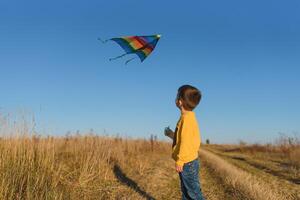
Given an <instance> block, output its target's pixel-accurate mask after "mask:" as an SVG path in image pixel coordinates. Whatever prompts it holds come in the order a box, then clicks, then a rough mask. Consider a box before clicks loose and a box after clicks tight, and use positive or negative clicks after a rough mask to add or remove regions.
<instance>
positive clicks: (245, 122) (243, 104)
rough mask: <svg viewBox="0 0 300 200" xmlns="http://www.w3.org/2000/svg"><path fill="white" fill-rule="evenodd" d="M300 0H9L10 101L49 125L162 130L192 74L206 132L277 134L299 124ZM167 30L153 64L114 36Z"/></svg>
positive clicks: (6, 74)
mask: <svg viewBox="0 0 300 200" xmlns="http://www.w3.org/2000/svg"><path fill="white" fill-rule="evenodd" d="M299 10H300V2H299V1H298V0H290V1H285V2H283V1H278V0H273V1H271V0H269V1H258V0H253V1H238V0H228V1H220V0H218V1H217V0H212V1H199V0H197V1H188V2H184V1H172V2H171V1H155V0H154V1H151V2H149V1H135V0H134V1H115V0H110V1H94V0H91V1H56V0H54V1H47V2H41V1H30V0H29V1H14V0H9V1H8V0H1V1H0V24H1V25H0V44H1V45H0V70H1V71H0V91H1V93H0V107H1V112H4V113H5V112H6V113H7V112H9V113H17V111H18V110H19V109H25V110H28V111H29V112H31V113H34V115H35V117H36V120H37V123H38V127H39V129H40V130H44V131H45V133H46V132H47V133H51V134H57V135H60V134H64V133H65V132H67V131H68V130H70V131H76V130H81V131H82V132H85V131H88V130H89V129H90V128H93V129H94V130H95V131H96V132H99V133H102V132H103V130H104V129H105V130H106V132H108V133H112V134H115V133H119V134H121V135H124V136H131V137H148V136H149V134H151V133H153V134H156V135H158V136H159V138H160V139H163V138H164V136H163V135H162V131H163V129H164V127H165V126H168V125H170V126H171V127H172V128H174V126H175V124H176V122H177V119H178V117H179V112H178V110H177V108H176V107H175V105H174V99H175V96H176V92H177V88H178V87H179V86H181V85H182V84H191V85H194V86H196V87H198V88H199V89H200V90H201V91H202V93H203V99H202V101H201V103H200V105H199V107H198V108H197V109H196V110H195V112H196V114H197V117H198V120H199V124H200V128H201V134H202V135H201V137H202V139H203V140H205V139H207V138H209V139H210V140H211V142H216V143H234V142H237V141H238V140H240V139H242V140H245V141H248V142H268V141H273V140H274V139H275V138H276V137H278V132H283V133H286V134H291V133H294V132H299V130H300V123H299V120H300V117H299V113H300V105H299V102H300V93H299V87H300V78H299V75H300V69H299V68H300V56H299V55H300V26H299V24H300V13H299ZM151 34H162V38H161V40H160V41H159V43H158V45H157V47H156V49H155V51H154V52H153V53H152V54H151V55H150V57H148V58H147V59H146V60H145V61H144V62H143V63H140V62H139V61H138V60H134V61H132V62H131V63H129V64H128V65H126V66H125V65H124V62H125V60H126V59H123V60H122V59H120V60H116V61H113V62H109V61H108V59H109V58H111V57H115V56H118V55H120V54H122V53H123V51H122V49H121V48H119V47H118V46H117V44H114V43H113V42H109V43H106V44H105V45H103V44H101V43H99V42H98V41H97V38H98V37H99V36H100V37H102V38H104V39H106V38H111V37H117V36H125V35H151Z"/></svg>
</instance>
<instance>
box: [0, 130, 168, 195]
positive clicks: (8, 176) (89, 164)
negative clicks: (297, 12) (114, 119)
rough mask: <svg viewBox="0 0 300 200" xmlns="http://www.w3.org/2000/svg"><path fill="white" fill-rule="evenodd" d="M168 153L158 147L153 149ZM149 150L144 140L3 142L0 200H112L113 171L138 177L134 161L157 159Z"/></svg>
mask: <svg viewBox="0 0 300 200" xmlns="http://www.w3.org/2000/svg"><path fill="white" fill-rule="evenodd" d="M152 143H153V142H152ZM152 145H155V143H154V144H152ZM168 148H169V144H166V145H163V143H160V145H159V146H156V147H155V148H154V149H155V151H166V150H167V149H168ZM152 149H153V148H152V147H151V142H150V141H147V140H142V139H136V140H126V139H122V138H118V137H117V138H113V137H99V136H92V135H90V136H78V135H77V136H68V137H60V138H59V137H56V138H55V137H48V138H42V137H34V136H33V137H29V136H22V137H13V138H2V139H1V140H0V199H8V200H10V199H11V200H17V199H30V200H32V199H108V198H110V199H111V198H112V194H111V193H112V192H114V190H115V188H114V187H115V186H116V184H114V183H115V175H114V174H113V171H112V165H113V164H115V163H117V164H118V165H119V166H122V167H124V168H126V166H136V169H135V170H136V173H143V169H144V168H145V165H147V160H146V159H145V158H141V159H139V156H146V155H147V154H151V153H158V152H152Z"/></svg>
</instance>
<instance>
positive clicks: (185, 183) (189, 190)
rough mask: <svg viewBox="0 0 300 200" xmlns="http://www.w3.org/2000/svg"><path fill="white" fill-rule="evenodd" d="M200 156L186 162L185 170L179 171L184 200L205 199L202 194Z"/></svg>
mask: <svg viewBox="0 0 300 200" xmlns="http://www.w3.org/2000/svg"><path fill="white" fill-rule="evenodd" d="M199 170H200V161H199V158H197V159H195V160H193V161H191V162H188V163H185V164H184V165H183V171H182V172H179V177H180V184H181V192H182V200H191V199H192V200H205V199H204V197H203V196H202V191H201V188H200V180H199Z"/></svg>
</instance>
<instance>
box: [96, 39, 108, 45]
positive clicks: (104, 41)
mask: <svg viewBox="0 0 300 200" xmlns="http://www.w3.org/2000/svg"><path fill="white" fill-rule="evenodd" d="M98 40H100V41H101V42H102V43H103V44H104V43H106V42H108V41H109V40H110V39H107V40H102V39H101V38H98Z"/></svg>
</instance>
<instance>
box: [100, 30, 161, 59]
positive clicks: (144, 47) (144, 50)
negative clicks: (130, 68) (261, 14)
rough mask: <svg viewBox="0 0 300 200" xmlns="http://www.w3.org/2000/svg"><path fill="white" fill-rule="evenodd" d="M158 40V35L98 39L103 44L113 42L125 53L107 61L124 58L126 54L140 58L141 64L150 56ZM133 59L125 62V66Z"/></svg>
mask: <svg viewBox="0 0 300 200" xmlns="http://www.w3.org/2000/svg"><path fill="white" fill-rule="evenodd" d="M159 39H160V35H150V36H127V37H120V38H111V39H108V40H105V41H103V40H101V39H100V38H99V40H101V41H102V42H103V43H106V42H107V41H109V40H112V41H115V42H116V43H118V44H119V45H120V46H121V47H122V48H123V49H124V51H125V52H126V53H124V54H122V55H120V56H117V57H115V58H111V59H109V60H110V61H111V60H115V59H118V58H121V57H123V56H126V55H127V54H136V55H138V57H139V58H140V60H141V62H143V61H144V60H145V59H146V58H147V57H148V56H149V55H150V54H151V52H152V51H153V50H154V48H155V46H156V44H157V42H158V40H159ZM133 59H135V58H131V59H129V60H127V61H126V62H125V64H127V63H128V62H130V61H131V60H133Z"/></svg>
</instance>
